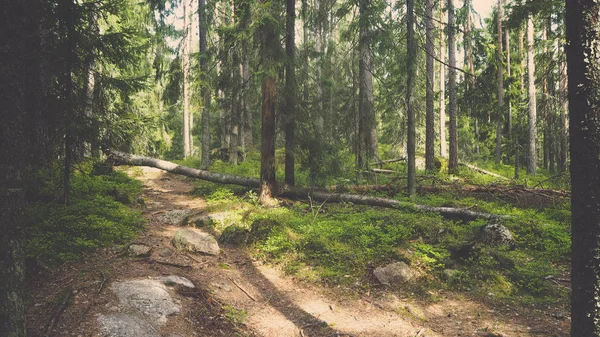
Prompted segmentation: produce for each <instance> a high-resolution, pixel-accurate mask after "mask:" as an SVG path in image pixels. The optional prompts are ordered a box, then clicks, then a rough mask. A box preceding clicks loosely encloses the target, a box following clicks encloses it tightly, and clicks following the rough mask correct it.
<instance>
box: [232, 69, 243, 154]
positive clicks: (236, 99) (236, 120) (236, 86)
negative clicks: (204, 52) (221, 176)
mask: <svg viewBox="0 0 600 337" xmlns="http://www.w3.org/2000/svg"><path fill="white" fill-rule="evenodd" d="M232 63H233V66H234V67H232V69H231V70H232V71H231V80H232V81H231V110H230V111H231V112H230V116H231V132H230V136H229V162H230V163H231V164H232V165H234V166H235V165H237V164H238V141H239V138H240V137H239V135H240V132H239V130H240V119H241V114H240V112H241V108H240V107H241V104H240V94H239V93H240V83H241V78H240V71H239V69H236V68H235V65H238V62H237V57H233V60H232Z"/></svg>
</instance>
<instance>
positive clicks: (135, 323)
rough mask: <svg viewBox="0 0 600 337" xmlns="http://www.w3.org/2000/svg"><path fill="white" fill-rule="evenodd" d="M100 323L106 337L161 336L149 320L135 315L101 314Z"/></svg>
mask: <svg viewBox="0 0 600 337" xmlns="http://www.w3.org/2000/svg"><path fill="white" fill-rule="evenodd" d="M98 323H99V324H100V331H101V332H102V335H103V336H104V337H160V335H159V334H158V333H157V332H156V331H155V329H154V328H153V327H152V326H151V325H150V324H148V322H146V321H144V320H143V319H141V318H138V317H136V316H133V315H128V314H110V315H100V316H99V317H98Z"/></svg>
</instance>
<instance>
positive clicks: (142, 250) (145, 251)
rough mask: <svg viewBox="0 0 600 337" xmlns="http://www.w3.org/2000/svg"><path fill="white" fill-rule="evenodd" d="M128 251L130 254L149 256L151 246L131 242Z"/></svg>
mask: <svg viewBox="0 0 600 337" xmlns="http://www.w3.org/2000/svg"><path fill="white" fill-rule="evenodd" d="M128 252H129V255H130V256H136V257H145V256H150V254H151V253H152V248H150V247H148V246H146V245H141V244H133V245H129V248H128Z"/></svg>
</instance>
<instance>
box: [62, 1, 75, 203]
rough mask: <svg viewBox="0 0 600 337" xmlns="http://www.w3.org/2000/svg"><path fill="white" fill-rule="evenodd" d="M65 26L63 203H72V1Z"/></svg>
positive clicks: (73, 46)
mask: <svg viewBox="0 0 600 337" xmlns="http://www.w3.org/2000/svg"><path fill="white" fill-rule="evenodd" d="M64 6H65V8H64V10H65V17H64V20H65V25H66V29H67V44H66V48H65V72H64V81H65V82H64V86H65V88H64V106H65V157H64V171H63V203H64V204H65V205H68V204H69V202H70V200H69V199H70V192H71V191H70V190H71V167H72V165H73V143H74V142H73V130H72V129H73V119H74V118H75V109H74V108H73V105H74V102H73V67H74V63H75V13H74V12H75V10H74V8H73V6H75V5H74V4H73V2H72V0H64Z"/></svg>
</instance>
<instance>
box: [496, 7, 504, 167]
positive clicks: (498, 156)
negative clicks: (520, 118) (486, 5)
mask: <svg viewBox="0 0 600 337" xmlns="http://www.w3.org/2000/svg"><path fill="white" fill-rule="evenodd" d="M497 24H498V25H497V26H498V49H497V56H498V115H497V116H496V118H497V121H496V163H500V162H501V161H502V126H503V123H504V118H503V116H502V115H503V105H504V74H503V73H502V72H503V70H502V68H503V67H502V61H503V59H504V56H503V54H502V53H503V52H502V3H501V0H498V22H497Z"/></svg>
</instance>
